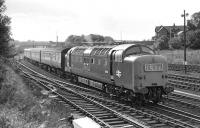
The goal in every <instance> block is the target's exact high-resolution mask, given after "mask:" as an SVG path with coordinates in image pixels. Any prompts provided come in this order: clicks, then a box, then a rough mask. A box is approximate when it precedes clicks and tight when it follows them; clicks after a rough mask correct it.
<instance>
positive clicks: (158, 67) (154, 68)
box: [144, 63, 163, 72]
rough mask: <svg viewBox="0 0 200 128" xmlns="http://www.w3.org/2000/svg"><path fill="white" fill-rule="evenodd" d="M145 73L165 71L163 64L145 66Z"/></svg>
mask: <svg viewBox="0 0 200 128" xmlns="http://www.w3.org/2000/svg"><path fill="white" fill-rule="evenodd" d="M144 71H148V72H151V71H163V64H161V63H155V64H145V67H144Z"/></svg>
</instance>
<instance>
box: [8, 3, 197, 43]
mask: <svg viewBox="0 0 200 128" xmlns="http://www.w3.org/2000/svg"><path fill="white" fill-rule="evenodd" d="M5 2H6V6H7V10H6V15H8V16H9V17H11V32H12V38H13V39H14V40H19V41H26V40H34V41H56V36H57V35H58V41H65V40H66V39H67V37H68V36H69V35H89V34H100V35H103V36H111V37H113V38H114V39H115V40H121V39H122V40H148V39H151V38H152V36H154V35H155V27H156V26H160V25H164V26H170V25H173V24H174V23H175V24H176V25H183V17H181V14H183V10H186V12H187V13H189V16H188V17H187V19H190V17H191V15H192V14H193V13H195V12H199V11H200V8H199V4H200V1H199V0H6V1H5Z"/></svg>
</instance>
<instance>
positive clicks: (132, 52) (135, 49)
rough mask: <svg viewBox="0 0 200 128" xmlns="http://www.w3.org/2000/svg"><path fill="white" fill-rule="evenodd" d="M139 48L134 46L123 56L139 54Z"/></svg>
mask: <svg viewBox="0 0 200 128" xmlns="http://www.w3.org/2000/svg"><path fill="white" fill-rule="evenodd" d="M140 52H141V51H140V47H139V46H134V47H132V48H130V49H128V50H127V51H126V54H125V56H129V55H136V54H140Z"/></svg>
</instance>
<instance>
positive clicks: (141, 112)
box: [87, 95, 200, 128]
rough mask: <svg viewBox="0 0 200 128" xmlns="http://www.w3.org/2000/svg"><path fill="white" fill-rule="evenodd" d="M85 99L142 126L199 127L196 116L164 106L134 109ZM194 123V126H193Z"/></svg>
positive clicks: (92, 97) (155, 127)
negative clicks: (114, 111)
mask: <svg viewBox="0 0 200 128" xmlns="http://www.w3.org/2000/svg"><path fill="white" fill-rule="evenodd" d="M87 97H90V98H91V99H94V100H96V101H98V102H100V103H104V104H107V106H108V107H110V108H112V109H114V110H116V111H121V112H122V113H125V114H126V115H127V116H130V117H134V118H135V120H140V121H141V122H143V123H144V124H148V125H150V126H151V127H153V128H163V127H164V128H165V127H166V128H171V127H178V128H179V127H184V128H186V127H187V128H198V126H200V125H199V124H200V120H198V119H195V118H196V117H197V116H195V115H192V114H189V113H186V112H182V111H179V110H177V109H173V108H170V107H167V106H164V105H150V106H145V107H141V106H140V107H136V108H134V107H130V106H129V105H126V104H121V103H118V102H116V101H115V102H113V101H109V100H106V101H105V100H104V99H102V98H99V97H98V98H97V97H94V96H91V95H87ZM105 102H106V103H105ZM186 121H188V122H186ZM195 121H196V122H195ZM194 122H195V123H196V125H194ZM197 125H198V126H197Z"/></svg>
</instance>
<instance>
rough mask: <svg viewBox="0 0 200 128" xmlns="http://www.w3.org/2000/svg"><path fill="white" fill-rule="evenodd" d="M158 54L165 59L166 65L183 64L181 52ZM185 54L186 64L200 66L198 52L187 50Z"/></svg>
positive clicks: (168, 51) (163, 51)
mask: <svg viewBox="0 0 200 128" xmlns="http://www.w3.org/2000/svg"><path fill="white" fill-rule="evenodd" d="M159 53H160V54H161V55H164V56H166V57H167V60H168V63H179V64H181V63H182V64H183V60H184V52H183V50H173V51H171V50H162V51H160V52H159ZM186 53H187V56H186V60H187V63H188V64H200V50H187V52H186Z"/></svg>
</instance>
